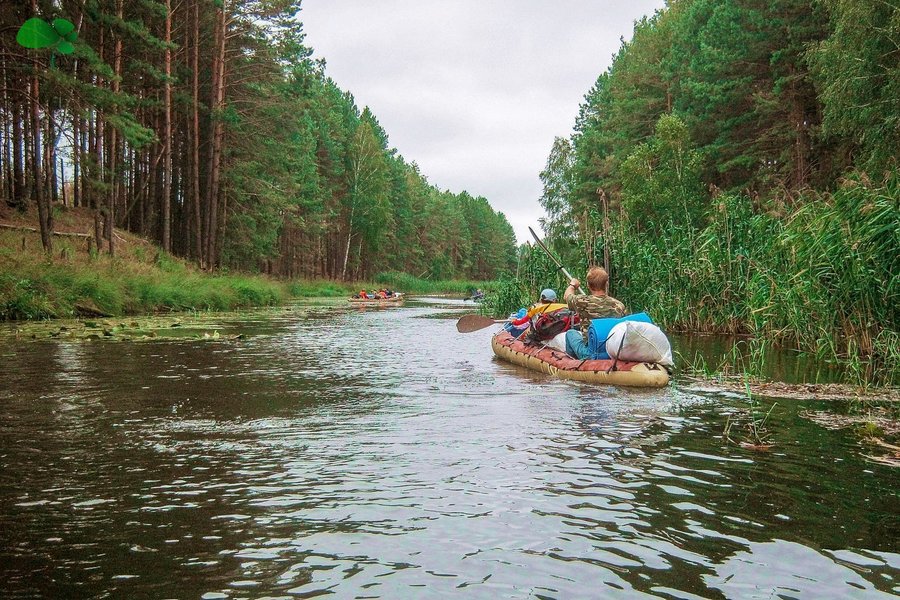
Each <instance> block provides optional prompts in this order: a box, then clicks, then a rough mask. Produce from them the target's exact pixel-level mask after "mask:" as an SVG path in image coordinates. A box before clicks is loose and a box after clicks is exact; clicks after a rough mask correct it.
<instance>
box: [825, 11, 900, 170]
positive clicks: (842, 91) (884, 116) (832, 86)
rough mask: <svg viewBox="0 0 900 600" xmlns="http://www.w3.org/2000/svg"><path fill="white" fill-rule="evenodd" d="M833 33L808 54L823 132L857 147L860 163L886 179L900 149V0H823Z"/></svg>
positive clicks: (849, 146)
mask: <svg viewBox="0 0 900 600" xmlns="http://www.w3.org/2000/svg"><path fill="white" fill-rule="evenodd" d="M821 4H822V5H824V6H825V7H826V8H827V9H828V12H829V14H830V26H831V34H830V35H829V36H828V37H827V38H826V39H823V40H822V41H821V42H820V43H819V44H818V45H817V46H816V47H814V48H813V49H812V50H811V51H810V52H809V57H810V60H811V62H812V65H813V72H814V75H815V82H816V84H817V85H818V86H819V88H820V90H821V91H820V98H821V101H822V104H823V109H824V114H825V119H824V123H823V128H824V132H825V134H826V135H828V136H829V138H830V139H831V140H832V141H837V142H838V143H839V144H840V146H843V147H845V148H849V149H851V150H855V151H856V154H857V156H858V158H857V161H858V163H857V164H858V166H860V167H861V168H863V169H866V170H868V171H869V172H870V173H871V174H872V175H874V176H876V177H881V174H882V172H883V171H884V170H885V169H892V170H895V169H896V168H897V166H898V165H897V148H898V147H900V106H898V103H897V98H900V52H898V50H897V43H898V42H897V41H898V39H900V7H898V6H897V3H896V2H867V1H862V0H822V2H821Z"/></svg>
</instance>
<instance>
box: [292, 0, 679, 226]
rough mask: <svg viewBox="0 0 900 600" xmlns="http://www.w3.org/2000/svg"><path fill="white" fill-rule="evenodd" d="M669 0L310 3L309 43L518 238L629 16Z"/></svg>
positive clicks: (457, 188) (446, 179)
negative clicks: (550, 160)
mask: <svg viewBox="0 0 900 600" xmlns="http://www.w3.org/2000/svg"><path fill="white" fill-rule="evenodd" d="M662 6H663V1H662V0H633V1H628V0H554V1H549V0H489V1H485V0H479V1H476V0H453V1H449V0H378V1H377V2H374V1H372V0H304V2H303V10H302V11H301V14H300V18H301V20H302V21H303V24H304V31H305V32H306V35H307V43H308V44H309V45H310V46H312V48H313V49H314V51H315V56H316V57H320V58H324V59H325V60H326V63H327V73H328V75H329V76H330V77H332V78H333V79H334V80H335V81H336V82H337V83H338V85H340V86H341V88H343V89H345V90H347V91H349V92H351V93H352V94H353V95H354V97H355V98H356V101H357V104H358V105H359V106H360V108H362V107H363V106H369V107H370V108H371V109H372V111H373V112H374V113H375V115H376V116H377V117H378V119H379V121H380V122H381V124H382V126H383V127H384V129H385V130H386V131H387V134H388V136H389V139H390V143H391V145H392V146H394V147H396V148H397V149H398V150H399V152H400V153H401V154H402V155H403V156H404V158H405V159H406V160H407V161H410V162H412V161H415V162H416V163H417V164H418V165H419V166H420V167H421V170H422V173H423V174H424V175H425V176H426V177H427V178H428V180H429V181H430V182H431V183H432V184H434V185H436V186H438V187H440V188H442V189H449V190H451V191H453V192H461V191H463V190H466V191H468V192H469V193H470V194H473V195H480V196H484V197H485V198H487V199H488V201H489V202H490V203H491V205H492V206H493V207H494V208H495V209H497V210H501V211H503V212H504V213H505V214H506V215H507V218H508V219H509V220H510V223H511V224H512V225H513V228H514V229H515V231H516V235H517V238H518V240H519V242H524V241H525V240H526V239H529V238H530V235H529V234H528V229H527V227H528V225H533V226H534V225H536V224H537V219H538V218H539V217H540V216H542V214H543V211H542V210H541V207H540V205H539V204H538V198H540V195H541V183H540V179H539V176H538V175H539V173H540V171H541V169H542V168H543V167H544V165H545V163H546V160H547V156H548V154H549V153H550V148H551V146H552V144H553V139H554V137H556V136H568V135H570V134H571V130H572V127H573V125H574V123H575V116H576V115H577V114H578V106H579V104H580V102H581V101H582V100H583V97H584V94H585V93H587V91H588V90H589V89H590V88H591V86H592V85H593V84H594V82H595V81H596V79H597V77H598V76H599V75H600V74H601V73H603V72H604V71H605V70H606V69H607V68H608V67H609V64H610V63H611V60H612V55H613V53H614V52H616V51H617V50H618V48H619V45H620V39H621V38H623V37H624V38H625V39H629V38H630V37H631V33H632V29H633V22H634V21H635V20H636V19H639V18H640V17H642V16H644V15H649V14H652V13H653V12H654V10H656V9H659V8H662Z"/></svg>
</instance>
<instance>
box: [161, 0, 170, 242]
mask: <svg viewBox="0 0 900 600" xmlns="http://www.w3.org/2000/svg"><path fill="white" fill-rule="evenodd" d="M171 43H172V3H171V0H166V51H165V73H166V83H165V85H164V86H163V87H164V89H163V107H164V108H163V110H164V117H163V136H164V138H165V142H164V144H165V145H164V146H163V193H162V195H163V197H162V247H163V250H165V251H166V252H171V251H172V237H171V236H172V215H171V201H172V198H171V197H172V83H171V77H172V50H171V49H170V47H169V45H170V44H171Z"/></svg>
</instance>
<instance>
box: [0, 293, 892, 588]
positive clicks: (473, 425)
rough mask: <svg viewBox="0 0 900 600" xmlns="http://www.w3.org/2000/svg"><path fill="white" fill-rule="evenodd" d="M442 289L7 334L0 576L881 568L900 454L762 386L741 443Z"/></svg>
mask: <svg viewBox="0 0 900 600" xmlns="http://www.w3.org/2000/svg"><path fill="white" fill-rule="evenodd" d="M464 310H465V307H464V305H463V302H462V301H454V300H444V299H428V298H424V299H418V300H413V301H410V302H408V303H407V305H406V306H404V307H402V308H388V309H360V308H356V309H350V308H348V307H344V306H337V307H334V306H332V307H312V308H308V307H306V308H303V307H298V308H296V309H294V310H269V311H259V312H251V313H247V314H246V315H235V316H233V317H229V318H228V319H224V321H223V324H222V326H223V330H222V331H223V332H225V331H227V332H228V333H229V334H236V333H241V334H243V337H242V338H241V339H218V340H217V339H213V340H191V339H184V340H174V341H173V340H149V341H143V342H108V341H104V340H97V341H92V342H76V341H65V340H63V341H58V340H54V341H37V342H34V341H28V342H25V341H19V342H14V341H9V340H7V341H5V342H3V344H2V345H0V350H2V356H3V358H4V363H5V364H4V368H3V369H2V371H0V406H2V412H0V465H2V467H0V468H2V471H0V541H2V543H0V575H2V577H0V581H2V583H0V588H2V591H0V596H2V597H4V598H28V597H43V598H76V597H78V598H106V597H127V598H203V599H215V598H244V597H247V598H262V597H267V598H308V597H314V596H318V595H331V596H332V597H335V598H440V597H451V596H452V597H463V598H640V597H655V598H698V597H699V598H816V599H820V598H881V597H884V598H888V597H894V594H898V593H900V502H898V497H897V496H898V491H900V473H898V470H897V469H892V468H890V467H887V466H883V465H879V464H874V463H872V462H871V461H867V460H866V459H865V456H864V455H865V453H866V451H865V449H864V448H862V447H860V446H859V445H858V443H857V440H856V438H855V437H854V436H853V435H852V434H851V433H848V432H847V431H840V430H838V431H832V430H828V429H825V428H823V427H821V426H819V425H817V424H815V423H812V422H810V421H809V420H807V419H804V418H802V417H801V416H800V413H801V411H802V410H807V409H822V408H823V407H825V406H826V405H825V404H823V403H818V402H812V401H796V400H794V401H783V400H780V401H778V402H777V403H776V404H775V408H774V409H773V410H772V413H771V416H770V419H769V422H768V424H767V427H768V430H769V431H770V432H771V434H772V442H774V446H773V448H772V449H770V450H769V451H766V452H761V451H754V450H751V449H747V448H743V447H741V446H738V445H735V444H729V443H726V442H725V441H724V440H723V431H724V428H725V426H726V422H727V420H728V418H729V415H734V414H736V411H739V410H740V407H741V406H743V400H742V399H741V398H740V397H738V396H736V395H735V394H729V393H724V392H717V391H715V390H713V389H705V388H703V387H698V386H692V385H690V384H688V383H686V382H682V381H679V380H678V379H676V380H675V381H674V383H673V384H672V385H670V386H669V387H668V388H665V389H662V390H638V389H617V388H612V387H600V386H590V385H584V384H579V383H574V382H567V381H561V380H557V379H553V378H549V377H547V376H544V375H540V374H536V373H531V372H529V371H524V370H523V369H521V368H519V367H515V366H512V365H508V364H506V363H503V362H500V361H498V360H496V359H495V358H493V354H492V352H491V349H490V344H489V340H490V335H491V329H486V330H483V331H479V332H475V333H471V334H467V335H461V334H458V333H457V332H456V330H455V327H454V324H455V319H456V318H457V317H458V316H459V315H460V314H462V312H461V311H464ZM224 337H226V336H223V338H224ZM764 402H765V400H764ZM768 405H771V402H769V403H768Z"/></svg>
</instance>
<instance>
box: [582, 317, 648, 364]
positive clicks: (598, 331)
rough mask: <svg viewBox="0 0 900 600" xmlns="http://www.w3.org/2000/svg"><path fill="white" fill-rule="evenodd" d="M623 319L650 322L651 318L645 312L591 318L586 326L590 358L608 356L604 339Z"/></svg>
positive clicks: (604, 357)
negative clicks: (589, 324) (619, 316)
mask: <svg viewBox="0 0 900 600" xmlns="http://www.w3.org/2000/svg"><path fill="white" fill-rule="evenodd" d="M624 321H640V322H643V323H652V322H653V319H651V318H650V315H648V314H647V313H645V312H641V313H636V314H633V315H627V316H624V317H621V318H616V317H608V318H605V319H591V326H590V327H589V328H588V350H589V351H590V353H591V358H600V359H606V358H609V354H607V352H606V339H607V338H608V337H609V332H610V331H612V328H613V327H615V326H616V325H618V324H619V323H622V322H624Z"/></svg>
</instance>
